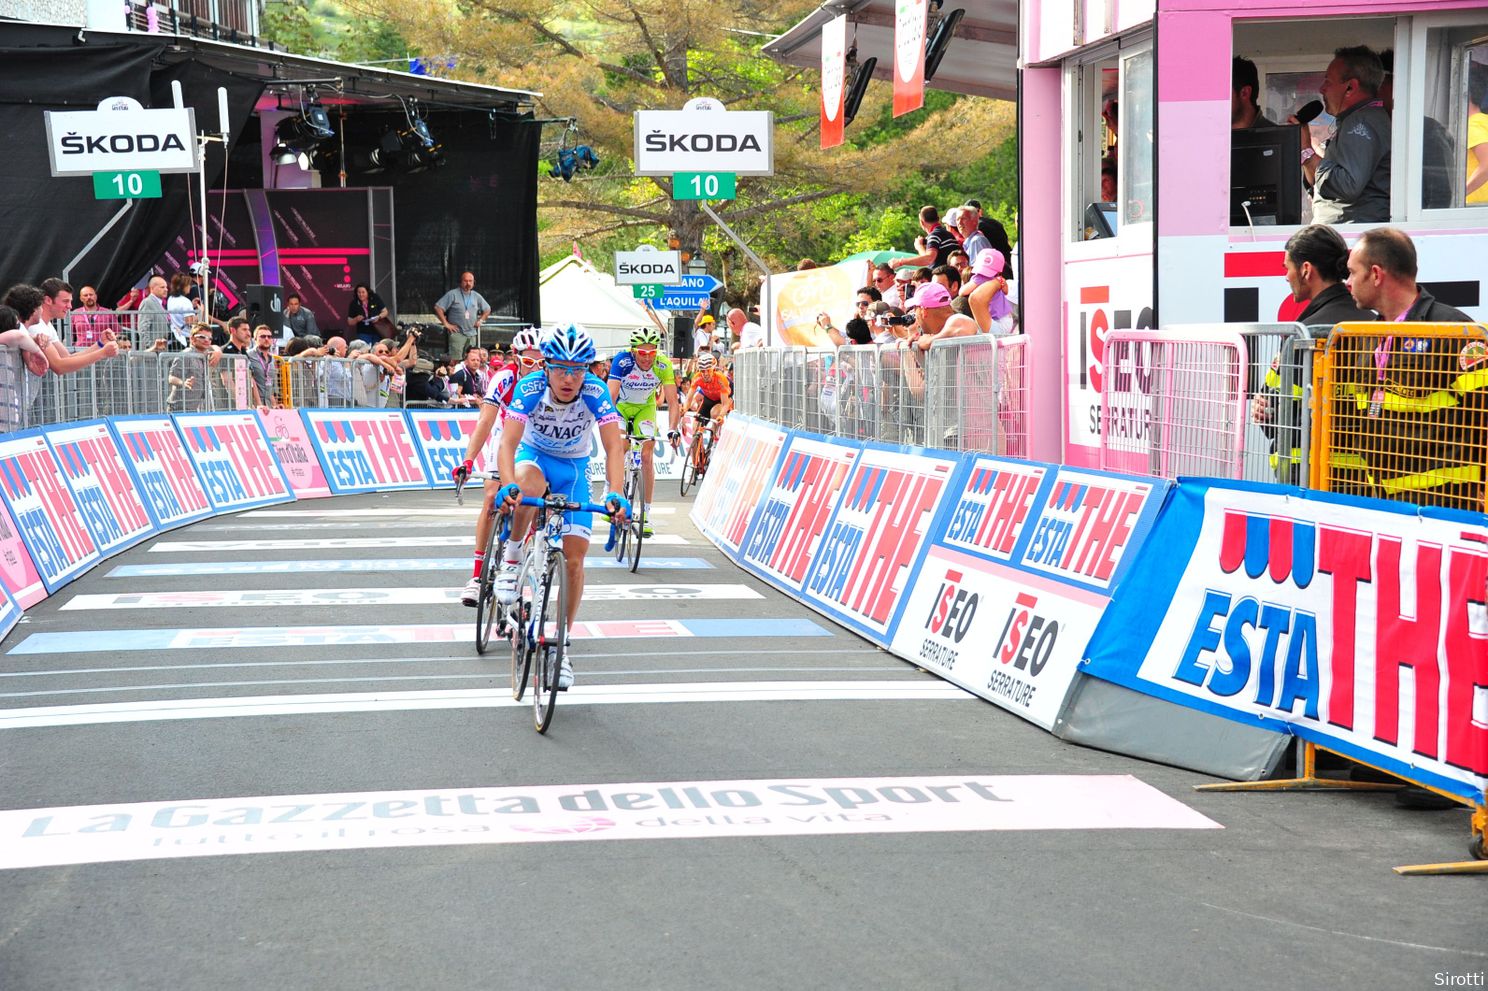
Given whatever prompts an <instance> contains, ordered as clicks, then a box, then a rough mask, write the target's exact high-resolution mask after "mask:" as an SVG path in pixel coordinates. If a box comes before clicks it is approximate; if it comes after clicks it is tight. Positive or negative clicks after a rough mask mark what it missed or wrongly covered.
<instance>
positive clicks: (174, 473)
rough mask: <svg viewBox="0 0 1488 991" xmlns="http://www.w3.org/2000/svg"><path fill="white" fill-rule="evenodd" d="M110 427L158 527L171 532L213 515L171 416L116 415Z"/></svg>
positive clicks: (204, 491) (210, 504) (137, 487)
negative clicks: (175, 528) (173, 529)
mask: <svg viewBox="0 0 1488 991" xmlns="http://www.w3.org/2000/svg"><path fill="white" fill-rule="evenodd" d="M109 429H111V430H112V431H113V432H114V436H115V437H116V438H117V439H118V441H119V453H120V454H122V455H123V456H124V462H125V464H126V465H128V467H129V473H130V474H131V475H132V476H133V477H134V483H135V491H137V492H138V493H139V494H140V496H141V497H142V499H143V501H144V504H145V508H146V509H148V510H149V511H150V517H151V519H153V520H154V521H155V527H156V529H159V530H169V529H172V528H174V527H178V526H182V525H184V524H187V523H194V522H196V521H197V520H201V519H206V518H207V517H208V516H211V515H212V502H211V500H209V499H208V498H207V491H206V489H204V488H203V487H202V483H201V479H200V478H199V477H197V474H196V468H195V467H194V466H193V465H192V463H191V457H190V456H189V455H188V454H187V453H186V447H185V445H184V444H182V443H181V435H180V434H178V433H176V426H175V424H174V423H172V422H171V419H170V417H168V416H125V417H115V418H113V419H111V420H109Z"/></svg>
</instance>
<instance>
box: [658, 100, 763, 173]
mask: <svg viewBox="0 0 1488 991" xmlns="http://www.w3.org/2000/svg"><path fill="white" fill-rule="evenodd" d="M774 134H775V115H774V114H773V113H771V112H770V111H768V110H729V111H718V110H637V111H636V114H635V164H636V168H635V174H636V175H672V174H673V173H675V172H732V173H734V174H735V175H774V174H775V145H774Z"/></svg>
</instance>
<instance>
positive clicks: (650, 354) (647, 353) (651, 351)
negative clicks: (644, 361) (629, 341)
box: [635, 348, 656, 358]
mask: <svg viewBox="0 0 1488 991" xmlns="http://www.w3.org/2000/svg"><path fill="white" fill-rule="evenodd" d="M635 353H636V355H637V356H638V357H642V358H654V357H655V356H656V348H636V349H635Z"/></svg>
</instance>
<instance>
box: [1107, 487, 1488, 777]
mask: <svg viewBox="0 0 1488 991" xmlns="http://www.w3.org/2000/svg"><path fill="white" fill-rule="evenodd" d="M1485 583H1488V527H1485V526H1484V523H1483V517H1482V515H1481V514H1476V513H1462V512H1455V511H1450V510H1436V509H1423V508H1420V507H1416V506H1407V505H1397V504H1393V503H1386V502H1377V501H1374V500H1363V499H1349V498H1345V497H1340V496H1333V495H1329V494H1327V493H1317V492H1304V491H1302V490H1299V489H1290V488H1283V487H1281V486H1274V485H1272V486H1267V485H1259V484H1253V483H1244V482H1218V481H1214V482H1204V481H1192V480H1185V481H1183V482H1181V483H1180V484H1179V485H1178V487H1177V489H1176V491H1175V492H1174V494H1173V496H1172V497H1171V499H1170V500H1169V503H1168V506H1167V509H1166V510H1165V511H1164V512H1163V514H1162V517H1161V518H1160V520H1159V522H1158V526H1157V528H1156V530H1155V531H1154V533H1153V535H1152V537H1151V539H1150V540H1149V541H1148V542H1147V545H1146V546H1145V548H1144V549H1143V551H1142V552H1141V554H1140V555H1139V557H1138V559H1137V562H1136V564H1135V566H1134V567H1133V569H1132V572H1131V574H1130V575H1128V576H1127V577H1126V578H1125V579H1124V580H1123V582H1122V583H1121V585H1120V587H1119V588H1118V589H1117V590H1116V595H1115V597H1114V599H1113V600H1112V603H1111V606H1110V607H1109V608H1108V610H1107V612H1106V614H1105V615H1104V616H1103V617H1102V619H1101V622H1100V624H1099V626H1098V628H1097V630H1096V634H1095V636H1094V637H1093V638H1092V640H1091V642H1090V645H1089V647H1088V649H1087V655H1088V657H1089V664H1088V666H1087V671H1088V673H1089V674H1091V675H1093V676H1095V677H1099V678H1104V679H1106V680H1108V681H1112V682H1115V683H1117V684H1122V685H1126V686H1128V687H1131V688H1133V689H1136V690H1137V691H1141V692H1145V693H1147V694H1149V695H1154V696H1157V697H1159V698H1163V699H1167V700H1168V701H1171V702H1176V703H1178V704H1181V705H1186V706H1189V707H1192V708H1196V709H1201V710H1203V711H1206V712H1212V713H1217V714H1220V715H1223V716H1227V717H1229V718H1231V719H1234V720H1237V721H1240V722H1244V723H1246V724H1249V725H1253V726H1254V725H1263V726H1269V727H1271V728H1274V729H1277V730H1278V731H1281V732H1291V733H1295V734H1296V735H1298V736H1301V737H1303V738H1305V739H1308V740H1311V741H1313V742H1315V743H1318V744H1319V745H1321V746H1324V747H1326V748H1327V749H1329V750H1334V751H1337V752H1339V753H1342V754H1344V755H1345V756H1348V757H1351V758H1354V759H1355V760H1360V761H1363V762H1365V763H1368V764H1372V765H1375V766H1377V767H1380V768H1382V769H1384V770H1386V771H1389V772H1391V773H1394V774H1399V775H1401V776H1403V777H1406V778H1409V779H1411V780H1415V781H1420V782H1422V783H1425V784H1428V785H1431V786H1433V787H1436V788H1439V789H1441V790H1443V791H1447V792H1450V793H1453V794H1457V795H1461V796H1463V797H1477V798H1481V796H1482V794H1483V792H1484V789H1485V787H1488V619H1485V616H1488V601H1485V600H1488V590H1485Z"/></svg>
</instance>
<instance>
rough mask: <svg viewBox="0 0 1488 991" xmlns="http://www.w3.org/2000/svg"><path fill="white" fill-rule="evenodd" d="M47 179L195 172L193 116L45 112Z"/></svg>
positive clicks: (183, 112) (187, 111) (188, 112)
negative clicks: (50, 169)
mask: <svg viewBox="0 0 1488 991" xmlns="http://www.w3.org/2000/svg"><path fill="white" fill-rule="evenodd" d="M46 133H47V153H48V154H49V155H50V156H51V163H52V175H54V176H74V175H92V174H93V173H95V172H195V171H196V170H197V143H196V114H195V112H194V111H193V110H192V109H191V108H190V107H185V108H180V109H176V108H168V109H164V110H133V109H130V110H63V111H57V110H48V111H46Z"/></svg>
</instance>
